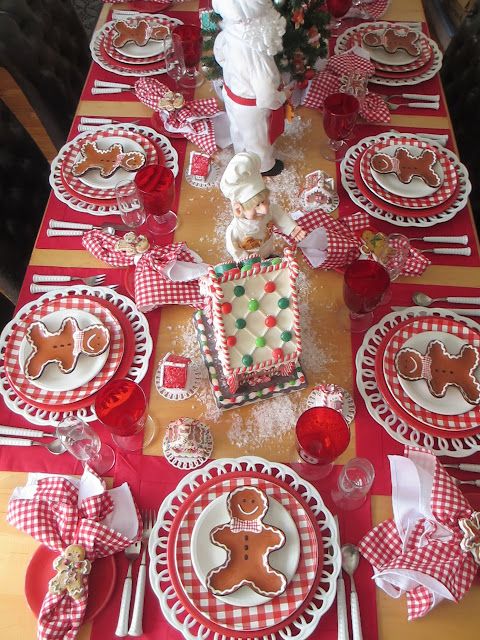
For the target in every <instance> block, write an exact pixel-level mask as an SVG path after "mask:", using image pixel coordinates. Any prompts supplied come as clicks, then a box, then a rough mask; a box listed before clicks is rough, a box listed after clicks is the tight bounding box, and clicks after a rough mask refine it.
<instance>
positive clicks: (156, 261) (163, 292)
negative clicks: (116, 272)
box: [82, 229, 205, 312]
mask: <svg viewBox="0 0 480 640" xmlns="http://www.w3.org/2000/svg"><path fill="white" fill-rule="evenodd" d="M117 242H118V238H115V237H114V236H111V235H109V234H106V233H103V232H102V231H99V230H98V229H92V231H88V232H87V233H85V234H84V235H83V238H82V243H83V246H84V247H85V249H87V251H89V252H90V253H92V254H93V255H94V256H95V257H96V258H98V259H99V260H103V262H107V263H108V264H111V265H113V266H115V267H128V266H130V265H132V264H134V263H135V259H134V257H133V256H127V255H126V254H125V253H124V252H122V251H116V250H115V245H116V243H117ZM175 260H179V261H181V262H192V263H194V262H197V258H196V256H195V255H194V254H193V253H191V252H190V250H189V248H188V247H187V245H186V244H185V243H184V242H175V243H172V244H168V245H166V246H164V247H157V246H155V247H153V248H152V249H150V250H149V251H147V252H146V253H144V254H143V255H142V256H141V257H140V259H139V260H138V262H137V264H136V266H135V278H134V281H135V302H136V304H137V307H138V309H139V310H140V311H142V312H147V311H151V310H152V309H155V308H157V307H161V306H164V305H167V304H188V305H191V306H192V307H196V308H198V309H201V308H203V305H204V300H205V299H204V297H203V296H202V295H201V293H200V286H199V283H198V280H189V281H187V282H174V281H172V280H169V279H168V278H167V277H166V276H165V275H163V273H162V272H161V269H162V268H163V267H165V266H166V265H167V264H168V263H170V262H172V261H175Z"/></svg>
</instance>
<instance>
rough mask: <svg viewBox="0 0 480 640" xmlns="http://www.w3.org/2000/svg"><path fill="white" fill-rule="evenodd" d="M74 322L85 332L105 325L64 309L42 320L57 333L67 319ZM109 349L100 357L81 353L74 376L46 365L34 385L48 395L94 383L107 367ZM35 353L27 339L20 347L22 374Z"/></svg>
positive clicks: (89, 314) (56, 366)
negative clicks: (50, 392) (96, 325)
mask: <svg viewBox="0 0 480 640" xmlns="http://www.w3.org/2000/svg"><path fill="white" fill-rule="evenodd" d="M69 317H70V318H75V320H76V321H77V322H78V326H79V327H80V329H85V328H86V327H88V326H89V325H91V324H102V323H101V322H100V320H99V319H98V318H96V317H95V316H94V315H93V314H91V313H88V312H87V311H81V310H80V309H62V310H61V311H54V312H53V313H49V314H47V315H46V316H45V317H43V318H42V322H43V324H44V325H45V326H46V327H47V329H48V330H49V331H52V332H53V331H58V330H59V329H60V325H61V324H62V321H63V320H64V319H65V318H69ZM109 351H110V346H108V347H107V348H106V349H105V351H104V352H103V353H101V354H100V355H98V356H86V355H85V354H83V353H81V354H80V355H79V357H78V361H77V366H76V367H75V369H74V370H73V371H72V372H71V373H62V372H61V370H60V368H59V367H58V365H56V364H54V363H50V364H47V366H46V367H45V369H44V370H43V373H42V375H41V376H40V377H39V378H37V379H36V380H31V383H32V384H33V385H35V386H36V387H38V388H39V389H45V390H46V391H71V390H72V389H77V388H78V387H81V386H82V385H84V384H86V383H87V382H89V381H90V380H93V378H95V376H96V375H98V374H99V373H100V371H101V370H102V368H103V367H104V365H105V363H106V361H107V358H108V353H109ZM31 352H32V347H31V345H30V343H29V342H28V341H27V338H26V337H25V338H24V339H23V341H22V344H21V345H20V349H19V353H18V359H19V363H20V368H21V370H22V372H23V371H24V366H25V361H26V360H27V358H28V356H29V355H30V354H31Z"/></svg>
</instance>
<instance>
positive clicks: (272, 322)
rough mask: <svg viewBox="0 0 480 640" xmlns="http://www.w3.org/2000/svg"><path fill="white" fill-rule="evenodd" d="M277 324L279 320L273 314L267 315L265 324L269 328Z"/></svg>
mask: <svg viewBox="0 0 480 640" xmlns="http://www.w3.org/2000/svg"><path fill="white" fill-rule="evenodd" d="M276 324H277V321H276V319H275V318H274V317H273V316H267V317H266V318H265V326H267V327H268V328H269V329H271V328H272V327H274V326H275V325H276Z"/></svg>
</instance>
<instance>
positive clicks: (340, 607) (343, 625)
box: [334, 516, 349, 640]
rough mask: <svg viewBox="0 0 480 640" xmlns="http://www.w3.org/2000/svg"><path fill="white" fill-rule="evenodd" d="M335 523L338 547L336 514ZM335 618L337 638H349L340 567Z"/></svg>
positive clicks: (338, 530)
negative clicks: (336, 621)
mask: <svg viewBox="0 0 480 640" xmlns="http://www.w3.org/2000/svg"><path fill="white" fill-rule="evenodd" d="M334 518H335V524H336V525H337V536H338V546H339V547H340V549H341V548H342V545H341V543H340V526H339V524H338V516H334ZM337 620H338V640H349V635H348V619H347V600H346V597H345V581H344V579H343V574H342V569H341V568H340V573H339V574H338V578H337Z"/></svg>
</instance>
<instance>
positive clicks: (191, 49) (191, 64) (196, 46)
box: [173, 24, 204, 88]
mask: <svg viewBox="0 0 480 640" xmlns="http://www.w3.org/2000/svg"><path fill="white" fill-rule="evenodd" d="M173 33H174V34H175V35H178V36H180V40H181V41H182V47H183V57H184V60H185V66H186V67H187V73H186V74H185V75H184V76H183V77H182V78H181V79H180V81H179V84H180V86H183V87H186V88H193V87H199V86H200V85H201V84H202V83H203V81H204V78H203V76H202V74H201V73H200V72H199V71H198V70H197V65H198V63H199V62H200V58H201V56H202V45H203V38H202V31H201V29H200V27H199V26H197V25H193V24H179V25H178V26H177V27H175V29H174V30H173Z"/></svg>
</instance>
